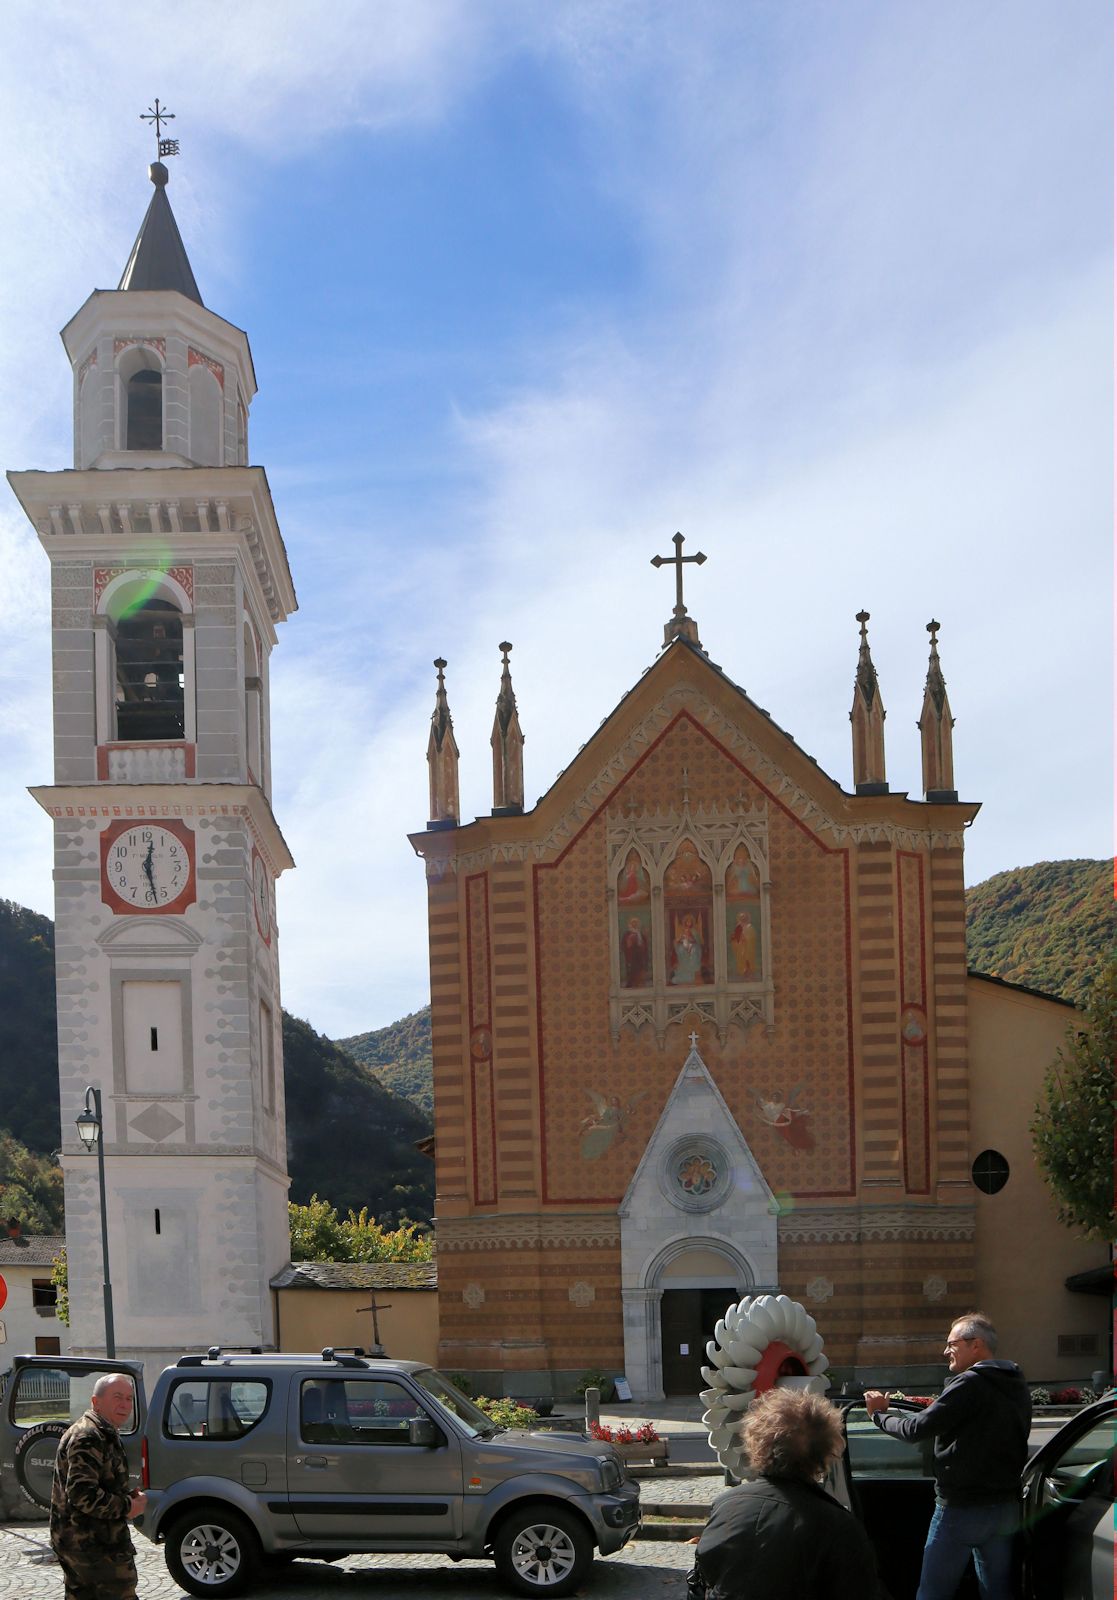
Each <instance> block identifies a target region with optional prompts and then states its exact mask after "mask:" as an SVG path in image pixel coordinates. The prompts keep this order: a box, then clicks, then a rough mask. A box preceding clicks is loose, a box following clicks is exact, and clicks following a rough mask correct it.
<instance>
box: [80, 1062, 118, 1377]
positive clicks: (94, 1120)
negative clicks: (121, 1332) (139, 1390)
mask: <svg viewBox="0 0 1117 1600" xmlns="http://www.w3.org/2000/svg"><path fill="white" fill-rule="evenodd" d="M77 1129H78V1138H79V1139H80V1140H81V1142H82V1144H83V1145H84V1146H85V1148H86V1149H87V1150H92V1149H93V1146H94V1145H96V1146H97V1181H98V1183H99V1184H100V1187H101V1263H102V1277H103V1280H104V1281H103V1282H102V1284H101V1289H102V1292H103V1294H104V1297H105V1354H106V1355H107V1356H108V1357H110V1359H114V1360H115V1358H116V1334H115V1332H114V1330H113V1324H112V1283H111V1281H110V1279H109V1221H108V1216H107V1213H106V1211H105V1137H104V1134H105V1129H104V1124H103V1122H102V1120H101V1091H100V1089H95V1088H94V1087H93V1085H92V1084H90V1086H89V1088H88V1089H86V1091H85V1110H84V1111H83V1112H82V1113H81V1115H80V1117H78V1119H77Z"/></svg>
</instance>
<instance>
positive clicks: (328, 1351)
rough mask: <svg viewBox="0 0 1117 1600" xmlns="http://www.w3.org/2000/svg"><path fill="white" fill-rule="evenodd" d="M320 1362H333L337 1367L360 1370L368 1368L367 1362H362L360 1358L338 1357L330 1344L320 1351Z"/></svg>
mask: <svg viewBox="0 0 1117 1600" xmlns="http://www.w3.org/2000/svg"><path fill="white" fill-rule="evenodd" d="M322 1360H323V1361H334V1362H336V1363H337V1365H338V1366H339V1367H361V1368H362V1369H364V1368H367V1367H368V1362H367V1361H365V1360H363V1359H362V1358H361V1357H360V1356H341V1355H338V1354H337V1353H336V1352H335V1350H334V1347H333V1345H330V1344H328V1345H327V1346H326V1348H325V1349H324V1350H323V1351H322Z"/></svg>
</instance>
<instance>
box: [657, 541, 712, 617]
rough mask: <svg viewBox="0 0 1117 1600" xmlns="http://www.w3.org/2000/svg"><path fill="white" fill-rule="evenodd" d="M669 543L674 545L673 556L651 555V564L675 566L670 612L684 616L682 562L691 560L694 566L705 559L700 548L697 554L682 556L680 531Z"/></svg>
mask: <svg viewBox="0 0 1117 1600" xmlns="http://www.w3.org/2000/svg"><path fill="white" fill-rule="evenodd" d="M671 543H672V544H673V545H674V546H675V554H674V555H673V556H653V557H652V566H653V567H665V566H674V568H675V610H674V612H673V613H672V615H673V616H675V617H685V616H686V606H685V605H684V604H683V564H684V563H685V562H687V561H693V562H694V564H695V566H698V567H700V566H701V565H702V563H703V561H705V559H706V557H705V556H704V555H703V554H702V551H701V550H699V552H698V554H697V555H693V556H684V555H683V536H682V534H681V533H677V534H676V535H675V537H674V538H673V539H672V541H671Z"/></svg>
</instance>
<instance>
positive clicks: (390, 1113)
mask: <svg viewBox="0 0 1117 1600" xmlns="http://www.w3.org/2000/svg"><path fill="white" fill-rule="evenodd" d="M283 1072H284V1079H285V1084H286V1092H287V1164H288V1167H289V1169H290V1173H291V1199H292V1200H295V1201H298V1202H299V1204H300V1205H305V1204H306V1202H307V1201H308V1200H309V1199H310V1197H311V1195H312V1194H317V1195H318V1196H319V1198H320V1199H323V1200H328V1201H329V1202H330V1204H331V1205H333V1206H336V1207H337V1209H338V1211H340V1212H341V1213H342V1214H343V1215H344V1213H345V1212H346V1211H348V1210H349V1209H350V1207H352V1209H353V1210H354V1211H359V1210H360V1209H361V1207H362V1206H368V1208H369V1211H370V1212H371V1213H372V1215H373V1216H374V1217H375V1218H376V1220H377V1221H378V1222H382V1223H385V1224H391V1225H392V1226H395V1224H396V1223H398V1222H402V1221H405V1220H406V1221H410V1222H429V1221H430V1219H431V1214H432V1211H433V1207H434V1162H433V1161H432V1160H431V1159H430V1157H429V1156H424V1155H420V1153H419V1151H418V1150H417V1149H416V1148H415V1145H416V1142H417V1141H418V1140H420V1139H424V1138H426V1136H427V1134H429V1133H430V1130H431V1119H430V1117H429V1116H426V1115H424V1113H423V1112H421V1111H419V1110H418V1109H417V1108H416V1107H415V1106H413V1105H411V1103H410V1102H409V1101H407V1100H403V1099H401V1098H400V1097H399V1096H398V1095H396V1094H393V1093H392V1092H391V1091H390V1090H388V1089H386V1088H385V1087H384V1085H383V1084H381V1083H378V1082H377V1080H376V1078H375V1077H374V1076H373V1074H372V1073H371V1072H369V1071H368V1070H367V1069H366V1068H365V1067H363V1066H361V1065H360V1063H359V1062H357V1061H354V1060H353V1058H352V1056H349V1055H347V1054H346V1052H345V1051H344V1050H342V1049H340V1048H339V1047H338V1046H337V1045H336V1044H331V1043H330V1041H329V1039H325V1038H323V1036H322V1035H321V1034H320V1033H315V1032H314V1029H313V1028H311V1027H310V1026H309V1025H308V1024H307V1023H305V1022H299V1021H298V1020H297V1019H296V1018H295V1017H291V1016H288V1014H287V1013H286V1012H284V1013H283Z"/></svg>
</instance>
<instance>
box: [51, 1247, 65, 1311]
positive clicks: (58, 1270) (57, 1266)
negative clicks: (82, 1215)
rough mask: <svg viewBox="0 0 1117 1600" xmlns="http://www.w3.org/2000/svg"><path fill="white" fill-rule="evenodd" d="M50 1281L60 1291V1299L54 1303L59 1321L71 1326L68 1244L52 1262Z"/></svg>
mask: <svg viewBox="0 0 1117 1600" xmlns="http://www.w3.org/2000/svg"><path fill="white" fill-rule="evenodd" d="M50 1281H51V1283H53V1284H54V1287H55V1289H56V1290H57V1291H58V1299H57V1300H56V1301H55V1304H54V1312H55V1315H56V1316H57V1318H58V1320H59V1322H64V1323H65V1324H66V1326H67V1328H68V1327H69V1326H70V1267H69V1263H68V1261H67V1260H66V1246H65V1245H63V1246H62V1248H61V1250H60V1251H59V1252H58V1254H57V1255H56V1256H55V1258H54V1260H53V1261H52V1262H51V1264H50Z"/></svg>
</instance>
